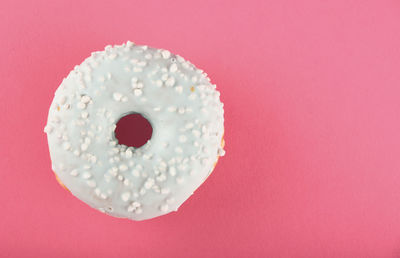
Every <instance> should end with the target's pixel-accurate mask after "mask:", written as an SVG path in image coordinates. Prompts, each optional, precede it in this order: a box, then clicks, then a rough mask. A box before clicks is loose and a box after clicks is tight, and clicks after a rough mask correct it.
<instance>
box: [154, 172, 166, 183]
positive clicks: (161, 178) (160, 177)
mask: <svg viewBox="0 0 400 258" xmlns="http://www.w3.org/2000/svg"><path fill="white" fill-rule="evenodd" d="M156 180H157V181H159V182H163V181H165V180H167V176H166V175H165V174H161V175H159V176H157V177H156Z"/></svg>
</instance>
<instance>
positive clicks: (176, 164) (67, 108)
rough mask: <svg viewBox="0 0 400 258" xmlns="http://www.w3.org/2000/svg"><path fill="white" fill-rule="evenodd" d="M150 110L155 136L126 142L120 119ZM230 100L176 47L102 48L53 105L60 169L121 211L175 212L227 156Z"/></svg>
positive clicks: (88, 196) (68, 180)
mask: <svg viewBox="0 0 400 258" xmlns="http://www.w3.org/2000/svg"><path fill="white" fill-rule="evenodd" d="M130 113H140V114H142V115H143V116H144V117H145V118H146V119H148V121H149V122H150V123H151V125H152V127H153V134H152V137H151V139H150V140H149V141H148V142H147V143H146V144H145V145H144V146H142V147H140V148H136V149H135V148H133V147H127V146H124V145H119V144H118V142H117V140H116V139H115V136H114V129H115V126H116V123H117V122H118V120H119V119H120V118H122V117H123V116H125V115H127V114H130ZM223 123H224V118H223V104H222V103H221V102H220V99H219V92H218V91H217V90H216V89H215V85H213V84H211V83H210V80H209V79H208V77H207V75H206V74H205V73H203V72H202V71H201V70H199V69H197V68H195V67H194V65H192V64H191V63H190V62H188V61H186V60H184V59H183V58H182V57H180V56H178V55H173V54H171V53H170V52H169V51H167V50H161V49H154V48H150V47H147V46H136V45H134V44H133V43H132V42H129V41H128V42H127V43H126V44H122V45H119V46H114V47H111V46H107V47H106V48H105V50H104V51H98V52H94V53H92V55H91V56H90V57H89V58H87V59H86V60H85V61H83V63H82V64H80V65H78V66H75V68H74V70H73V71H71V72H70V74H69V75H68V76H67V77H66V78H65V79H64V80H63V82H62V83H61V85H60V86H59V88H58V89H57V90H56V92H55V96H54V99H53V102H52V104H51V106H50V110H49V115H48V121H47V125H46V127H45V132H46V133H47V137H48V143H49V149H50V156H51V160H52V168H53V170H54V172H55V173H56V174H57V176H58V177H59V179H60V180H61V181H62V183H63V184H64V185H65V186H66V187H67V188H68V189H69V190H70V191H71V192H72V194H73V195H75V196H76V197H78V198H79V199H81V200H82V201H84V202H85V203H87V204H89V205H90V206H92V207H94V208H97V209H99V210H100V211H103V212H106V213H108V214H110V215H112V216H116V217H125V218H130V219H134V220H144V219H149V218H153V217H157V216H160V215H163V214H166V213H168V212H171V211H175V210H177V209H178V207H179V206H180V205H181V204H182V203H183V202H184V201H185V200H186V199H187V198H189V197H190V195H191V194H192V193H193V192H194V191H195V190H196V189H197V188H198V187H199V186H200V185H201V184H202V183H203V182H204V180H205V179H206V178H207V176H208V175H209V174H210V173H211V172H212V170H213V168H214V164H215V163H216V162H217V159H218V156H222V155H224V153H225V152H224V150H223V149H222V147H221V141H222V137H223V132H224V126H223Z"/></svg>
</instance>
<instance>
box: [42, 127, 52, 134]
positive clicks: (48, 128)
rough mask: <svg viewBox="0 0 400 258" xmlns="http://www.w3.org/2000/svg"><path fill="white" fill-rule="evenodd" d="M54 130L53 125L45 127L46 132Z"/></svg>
mask: <svg viewBox="0 0 400 258" xmlns="http://www.w3.org/2000/svg"><path fill="white" fill-rule="evenodd" d="M52 131H53V127H52V126H51V125H46V126H45V127H44V132H45V133H51V132H52Z"/></svg>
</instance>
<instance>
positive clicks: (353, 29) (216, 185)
mask: <svg viewBox="0 0 400 258" xmlns="http://www.w3.org/2000/svg"><path fill="white" fill-rule="evenodd" d="M0 34H1V36H0V112H1V116H0V168H1V170H0V173H1V174H0V175H1V176H0V204H1V214H0V256H1V257H8V256H9V257H71V256H82V257H89V256H92V257H261V256H264V257H265V256H270V257H400V112H399V110H400V2H398V1H395V0H392V1H365V0H360V1H295V0H293V1H288V0H283V1H250V0H246V1H232V0H230V1H228V0H227V1H209V0H202V1H158V2H155V1H147V0H142V1H111V0H110V1H94V0H93V1H79V2H78V1H77V2H76V3H75V4H73V3H72V2H71V1H37V0H36V1H21V2H18V1H11V0H6V1H4V0H3V1H2V2H1V5H0ZM128 39H130V40H132V41H134V42H136V43H138V44H148V45H151V46H154V47H162V48H166V49H169V50H171V51H172V52H174V53H178V54H180V55H182V56H184V57H185V58H187V59H189V60H191V61H192V62H193V63H195V64H196V65H197V66H198V67H200V68H202V69H204V70H205V71H206V72H207V73H208V74H209V75H210V77H211V78H212V81H213V82H214V83H216V84H217V86H218V88H219V90H220V91H221V93H222V101H223V102H224V103H225V112H226V113H225V114H226V115H225V118H226V124H225V125H226V142H227V145H226V150H227V155H226V156H225V157H224V158H222V159H221V160H220V162H219V164H218V166H217V167H216V169H215V171H214V173H213V174H212V176H210V177H209V179H208V180H207V182H206V183H205V184H204V185H203V186H201V187H200V188H199V189H198V191H196V193H195V195H193V196H192V198H190V199H189V200H188V201H187V202H186V203H185V204H184V205H183V206H182V207H181V209H180V211H179V212H178V213H174V214H169V215H166V216H163V217H159V218H156V219H152V220H149V221H144V222H133V221H128V220H123V219H115V218H112V217H109V216H106V215H103V214H101V213H99V212H97V211H96V210H93V209H90V208H89V207H88V206H86V205H85V204H84V203H82V202H80V201H78V200H77V199H76V198H74V197H73V196H72V195H71V194H69V193H68V192H67V191H65V190H64V189H63V188H61V187H60V186H59V185H58V184H57V182H56V180H55V178H54V175H53V173H52V172H51V169H50V159H49V153H48V148H47V141H46V137H45V134H44V133H43V132H42V131H43V127H44V125H45V122H46V117H47V110H48V108H49V105H50V102H51V100H52V96H53V94H54V91H55V89H56V88H57V87H58V85H59V84H60V82H61V80H62V78H63V77H65V76H66V75H67V74H68V72H69V71H70V70H71V69H72V68H73V66H74V65H75V64H78V63H80V62H81V61H82V60H83V59H84V58H85V57H87V56H88V55H89V54H90V52H91V51H93V50H100V49H103V48H104V46H105V45H106V44H117V43H118V44H119V43H122V42H124V41H126V40H128Z"/></svg>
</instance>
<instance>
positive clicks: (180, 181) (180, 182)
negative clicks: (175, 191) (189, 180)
mask: <svg viewBox="0 0 400 258" xmlns="http://www.w3.org/2000/svg"><path fill="white" fill-rule="evenodd" d="M183 181H184V180H183V177H181V176H180V177H177V178H176V182H177V183H178V184H182V183H183Z"/></svg>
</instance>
